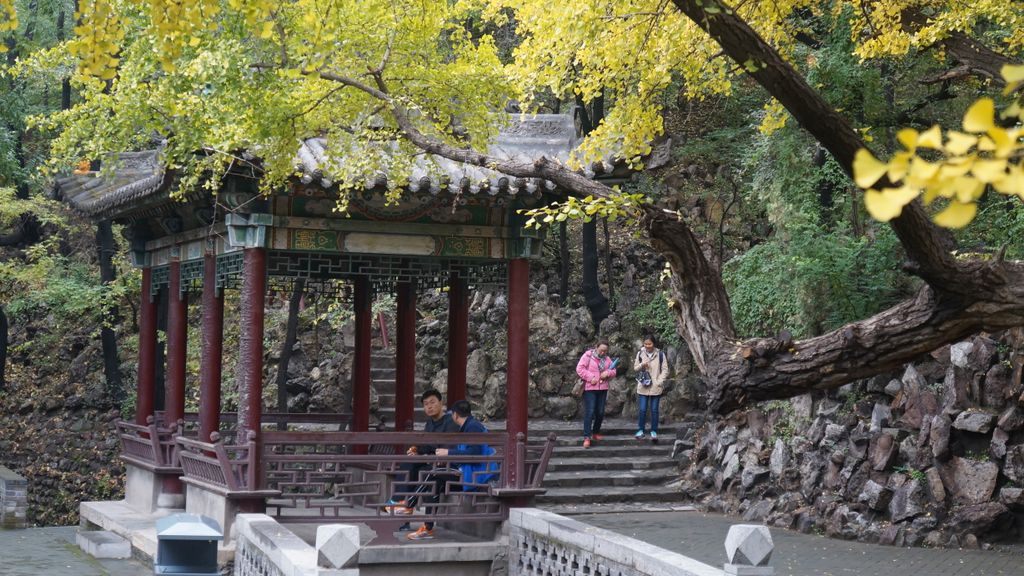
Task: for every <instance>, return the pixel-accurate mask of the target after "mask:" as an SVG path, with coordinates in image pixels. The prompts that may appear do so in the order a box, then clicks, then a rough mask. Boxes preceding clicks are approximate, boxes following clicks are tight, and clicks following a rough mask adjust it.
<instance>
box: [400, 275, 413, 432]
mask: <svg viewBox="0 0 1024 576" xmlns="http://www.w3.org/2000/svg"><path fill="white" fill-rule="evenodd" d="M397 291H398V298H397V300H398V301H397V308H398V310H397V313H396V316H397V318H396V324H397V325H398V327H397V328H398V334H397V335H396V339H395V360H396V369H395V430H399V431H401V430H405V426H406V423H411V422H412V421H413V419H414V417H415V414H416V411H415V408H414V406H415V402H416V399H415V397H416V285H415V284H413V283H412V282H399V283H398V286H397Z"/></svg>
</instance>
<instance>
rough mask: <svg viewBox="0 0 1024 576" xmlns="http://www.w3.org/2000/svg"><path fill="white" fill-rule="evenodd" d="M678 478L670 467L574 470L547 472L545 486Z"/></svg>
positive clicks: (642, 483)
mask: <svg viewBox="0 0 1024 576" xmlns="http://www.w3.org/2000/svg"><path fill="white" fill-rule="evenodd" d="M678 478H679V473H678V472H676V471H675V470H673V469H671V468H662V469H658V470H576V471H568V472H548V473H547V474H545V475H544V487H545V488H570V487H576V488H580V487H602V486H603V487H609V486H645V485H651V484H656V485H659V486H660V485H663V484H667V483H669V482H672V481H673V480H677V479H678Z"/></svg>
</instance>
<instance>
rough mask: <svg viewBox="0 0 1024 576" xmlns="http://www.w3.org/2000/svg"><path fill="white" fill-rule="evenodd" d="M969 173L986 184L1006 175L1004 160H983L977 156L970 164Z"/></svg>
mask: <svg viewBox="0 0 1024 576" xmlns="http://www.w3.org/2000/svg"><path fill="white" fill-rule="evenodd" d="M971 174H974V177H975V178H977V179H978V180H980V181H982V182H984V183H986V184H988V183H990V182H995V181H996V180H1002V178H1003V177H1004V176H1006V160H1005V159H997V160H984V159H981V158H979V159H977V160H975V161H974V165H973V166H971Z"/></svg>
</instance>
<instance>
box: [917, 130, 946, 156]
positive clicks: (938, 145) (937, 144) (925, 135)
mask: <svg viewBox="0 0 1024 576" xmlns="http://www.w3.org/2000/svg"><path fill="white" fill-rule="evenodd" d="M917 146H918V147H919V148H932V149H933V150H941V149H942V129H941V128H939V125H938V124H936V125H934V126H932V127H931V128H929V129H927V130H925V131H924V132H922V133H921V135H920V136H918V137H917Z"/></svg>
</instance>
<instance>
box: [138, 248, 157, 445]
mask: <svg viewBox="0 0 1024 576" xmlns="http://www.w3.org/2000/svg"><path fill="white" fill-rule="evenodd" d="M137 382H138V384H137V388H138V389H137V390H136V396H135V423H136V424H139V425H143V426H144V425H146V424H147V422H146V419H147V418H148V417H150V416H152V415H153V406H154V404H155V402H156V300H154V299H153V269H152V268H149V267H148V266H147V267H146V268H143V269H142V301H141V304H140V306H139V377H138V380H137Z"/></svg>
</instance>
